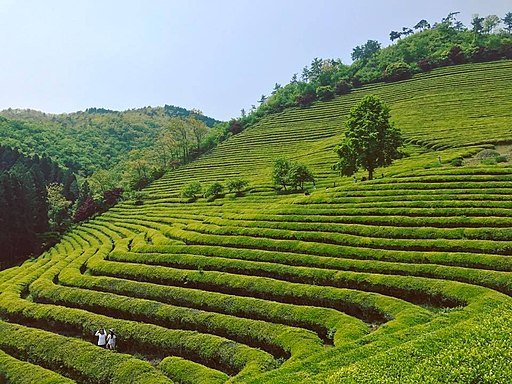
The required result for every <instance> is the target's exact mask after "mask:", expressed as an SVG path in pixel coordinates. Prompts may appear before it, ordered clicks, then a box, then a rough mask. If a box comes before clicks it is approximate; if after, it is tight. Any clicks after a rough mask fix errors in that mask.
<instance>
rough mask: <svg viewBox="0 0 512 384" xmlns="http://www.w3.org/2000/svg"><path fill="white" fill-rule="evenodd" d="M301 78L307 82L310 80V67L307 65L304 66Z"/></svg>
mask: <svg viewBox="0 0 512 384" xmlns="http://www.w3.org/2000/svg"><path fill="white" fill-rule="evenodd" d="M300 78H301V80H302V81H304V82H306V83H307V82H308V81H309V67H308V66H307V65H306V66H305V67H304V68H302V73H301V75H300Z"/></svg>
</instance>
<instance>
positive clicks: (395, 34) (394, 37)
mask: <svg viewBox="0 0 512 384" xmlns="http://www.w3.org/2000/svg"><path fill="white" fill-rule="evenodd" d="M401 37H402V34H401V33H400V32H397V31H391V32H390V33H389V40H391V41H395V40H397V39H400V38H401Z"/></svg>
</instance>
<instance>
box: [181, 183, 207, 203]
mask: <svg viewBox="0 0 512 384" xmlns="http://www.w3.org/2000/svg"><path fill="white" fill-rule="evenodd" d="M202 189H203V187H202V186H201V183H199V182H198V181H193V182H191V183H189V184H187V185H185V186H184V187H183V188H182V190H181V197H184V198H186V199H196V198H197V196H198V195H199V194H200V193H201V191H202Z"/></svg>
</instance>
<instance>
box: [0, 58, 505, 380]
mask: <svg viewBox="0 0 512 384" xmlns="http://www.w3.org/2000/svg"><path fill="white" fill-rule="evenodd" d="M511 83H512V62H497V63H489V64H476V65H465V66H458V67H453V68H444V69H440V70H436V71H434V72H432V73H430V74H426V75H421V76H417V77H415V78H413V79H412V80H410V81H406V82H402V83H395V84H388V85H382V84H381V85H374V86H370V87H365V88H363V89H360V90H357V91H355V92H353V93H352V94H350V95H347V96H343V97H340V98H337V99H335V100H333V101H332V102H328V103H319V104H316V105H314V106H312V107H311V108H309V109H292V110H288V111H285V112H284V113H282V114H279V115H275V116H271V117H270V118H268V119H266V120H264V121H262V122H261V123H260V124H258V125H257V126H254V127H252V128H250V129H248V130H246V131H245V132H243V133H241V134H240V135H238V136H235V137H234V138H232V139H230V140H228V141H227V142H225V143H223V144H222V145H220V146H219V147H218V148H216V149H215V150H214V151H212V152H211V153H210V154H208V155H206V156H204V157H203V158H201V159H199V160H198V161H195V162H193V163H191V164H189V165H187V166H186V167H184V168H182V169H179V170H177V171H174V172H172V173H169V174H167V175H166V176H165V177H164V178H162V179H160V180H158V181H157V182H155V183H154V184H153V185H152V186H151V187H150V188H147V190H146V194H147V196H146V200H145V203H144V205H142V206H134V205H133V204H132V203H131V202H126V203H123V204H121V205H119V206H117V207H115V208H114V209H112V210H110V211H109V212H107V213H106V214H104V215H102V216H100V217H98V218H96V219H94V220H92V221H91V222H89V223H86V224H84V225H82V226H80V227H78V228H77V229H75V230H74V231H72V232H71V233H70V234H68V235H67V236H66V237H65V238H64V240H63V241H62V243H60V244H59V245H58V246H56V247H55V248H54V249H52V250H51V251H50V252H49V253H48V254H47V255H44V256H43V257H41V258H39V259H37V260H35V261H32V262H27V263H25V264H24V265H23V266H21V267H18V268H16V269H10V270H6V271H3V272H1V273H0V291H1V292H2V294H1V295H0V315H1V316H2V318H3V319H4V320H7V321H0V349H2V350H4V351H6V352H7V353H9V354H10V355H12V356H13V357H12V358H11V357H8V356H7V357H5V358H4V361H5V363H4V362H3V361H0V364H12V365H10V366H9V367H18V366H20V367H21V366H23V367H24V369H25V367H27V368H26V369H27V373H26V375H28V376H29V375H31V374H33V375H36V374H41V372H42V371H40V370H38V368H37V367H35V366H31V365H26V366H25V365H23V363H22V362H19V361H17V360H13V358H17V359H21V360H25V359H27V358H28V359H30V362H31V363H33V364H38V365H41V366H43V367H45V368H50V369H53V370H55V371H57V372H58V373H59V374H61V375H66V376H69V377H72V378H75V379H77V378H82V379H83V378H84V377H85V378H87V380H90V381H91V382H101V380H103V379H104V377H107V376H110V377H115V380H114V382H120V383H121V382H127V381H126V378H127V377H129V376H134V377H138V378H139V379H138V380H139V381H138V382H147V383H157V382H158V383H160V382H166V379H165V378H164V377H163V376H162V373H164V374H165V375H166V376H168V377H169V378H171V379H172V380H175V381H177V382H184V383H187V382H190V383H192V382H194V383H198V382H209V383H217V382H218V383H221V382H224V381H226V379H228V376H229V377H230V380H231V381H233V382H265V383H266V382H274V383H297V382H311V383H317V382H328V383H338V382H364V383H367V382H375V383H382V382H389V383H394V382H406V383H409V382H410V383H414V382H432V383H434V382H447V383H452V382H489V383H491V382H492V383H508V382H510V381H511V380H512V371H511V370H510V367H509V362H510V359H511V358H512V356H511V353H512V349H511V348H510V340H509V334H510V333H509V331H508V330H509V329H510V325H511V323H510V320H509V319H510V318H511V316H510V315H511V314H512V300H511V299H510V295H511V294H512V279H511V272H512V263H511V262H510V255H512V249H511V247H510V245H509V241H510V239H512V231H511V230H510V227H511V224H512V219H511V217H510V208H511V207H512V206H511V205H510V203H509V201H510V198H511V197H512V189H511V187H510V181H511V180H512V167H510V165H509V164H504V165H500V166H475V167H461V168H455V167H451V166H449V165H448V163H449V161H450V159H452V158H454V157H457V156H470V155H471V154H474V153H476V152H478V151H479V150H480V149H481V148H483V146H484V145H486V144H490V143H500V142H505V141H508V140H510V130H511V125H510V124H511V123H510V121H511V117H512V110H511V109H510V107H509V104H510V102H509V101H510V99H511V96H512V91H511V89H512V87H511V86H510V85H511ZM367 93H375V94H377V95H380V96H381V97H382V98H383V99H384V100H385V101H386V102H388V103H389V104H390V107H391V110H392V114H393V118H394V120H395V121H396V123H397V125H398V126H400V127H401V128H402V129H403V131H404V134H405V136H406V137H407V139H408V141H409V145H408V151H409V153H410V156H409V157H407V158H404V159H402V160H400V161H397V162H396V163H395V164H394V165H393V166H391V167H389V168H387V169H385V170H383V172H384V173H385V177H383V178H378V179H376V180H374V181H372V182H366V183H357V184H354V183H353V182H352V181H351V179H340V178H338V177H337V176H336V175H335V174H334V173H333V172H332V171H331V170H330V165H331V164H332V163H333V162H334V161H335V157H334V153H333V151H332V147H333V146H334V145H335V144H336V142H337V141H338V140H339V135H340V133H341V129H340V127H342V125H343V119H344V116H346V114H347V112H348V110H349V108H350V107H351V105H353V104H354V103H355V102H356V101H357V100H359V99H360V98H361V97H362V95H364V94H367ZM420 144H421V145H420ZM434 149H435V150H434ZM282 155H284V156H289V157H293V158H296V159H298V160H300V161H303V162H306V163H307V164H308V165H310V166H311V167H312V168H313V169H314V171H315V172H316V174H317V175H318V176H319V182H318V183H317V188H316V190H314V191H313V193H312V194H311V196H303V195H288V196H276V195H275V194H273V193H272V192H271V190H270V188H269V185H268V180H269V174H270V167H271V161H272V159H273V158H275V157H276V156H282ZM439 155H440V156H441V158H442V160H443V162H444V165H443V166H442V167H433V166H434V165H436V162H437V158H438V156H439ZM426 168H429V169H426ZM380 173H381V172H379V173H377V174H380ZM361 175H362V174H361ZM234 176H243V177H245V178H248V179H249V180H250V181H251V188H252V189H251V191H250V192H249V193H247V194H246V195H245V196H244V197H240V198H235V197H233V196H226V197H225V198H222V199H218V200H216V201H214V202H212V203H207V202H205V201H204V200H203V199H200V200H198V201H197V202H195V203H183V202H181V200H180V199H179V198H178V193H179V190H180V188H181V186H182V185H183V184H185V183H187V182H188V181H191V180H199V181H201V182H203V183H205V184H207V183H209V182H212V181H214V180H221V181H225V180H227V179H229V178H230V177H234ZM335 182H336V187H333V184H334V183H335ZM27 295H28V296H27ZM27 298H30V299H31V300H27ZM34 319H37V321H34ZM14 323H18V324H21V325H15V324H14ZM100 324H105V325H107V326H109V327H110V326H114V327H115V328H116V329H117V330H118V333H119V335H120V341H121V343H120V348H121V351H122V352H126V353H127V354H115V355H113V354H108V353H106V354H103V353H101V354H100V353H99V352H97V353H94V351H93V350H91V351H89V349H88V348H89V346H90V344H89V343H88V341H90V340H91V338H90V334H91V332H93V331H94V329H95V328H96V327H97V326H99V325H100ZM25 326H29V327H31V328H28V329H27V328H25ZM34 328H41V329H38V330H36V329H34ZM62 330H66V334H64V335H58V334H55V333H62ZM47 331H51V333H49V334H48V333H46V332H47ZM12 334H16V335H18V334H19V336H16V337H14V338H13V337H7V336H8V335H12ZM69 334H71V335H75V336H78V337H79V339H69V338H67V337H66V336H69ZM4 336H6V337H4ZM43 337H45V338H48V340H51V345H56V346H57V345H62V343H63V341H64V340H68V341H66V342H67V343H69V348H75V350H78V351H80V352H78V353H75V354H71V355H69V354H66V353H65V350H60V349H59V348H58V347H55V348H51V346H48V345H47V344H43V346H40V344H41V343H40V342H39V340H41V339H42V338H43ZM150 346H151V347H150ZM44 347H46V349H44ZM149 350H150V351H151V353H150V354H149V353H148V351H149ZM88 353H91V354H90V355H88ZM134 354H135V355H134ZM100 355H101V356H100ZM130 355H134V356H135V359H134V358H133V357H132V356H130ZM92 356H94V358H98V359H102V361H103V362H104V363H105V362H106V364H104V365H105V366H107V367H110V368H109V369H112V368H111V367H119V369H116V370H115V372H111V371H109V370H106V371H102V372H95V370H94V368H93V366H94V365H91V364H90V361H92V359H93V357H92ZM166 356H174V357H169V358H166V359H164V360H163V361H162V362H161V363H158V362H159V360H160V359H161V358H163V357H166ZM141 358H146V359H151V360H152V361H153V366H150V365H149V364H147V363H145V362H142V361H140V359H141ZM87 362H89V363H87ZM5 366H6V367H7V365H5ZM0 367H1V365H0ZM276 367H279V369H272V368H276ZM10 369H14V368H10ZM77 372H78V374H77ZM45 374H46V373H45ZM13 377H14V376H13ZM56 380H57V379H56ZM58 380H63V379H62V378H59V379H58ZM14 382H22V381H21V379H18V378H17V379H16V381H14Z"/></svg>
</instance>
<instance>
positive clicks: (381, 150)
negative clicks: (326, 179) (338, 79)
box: [335, 96, 402, 180]
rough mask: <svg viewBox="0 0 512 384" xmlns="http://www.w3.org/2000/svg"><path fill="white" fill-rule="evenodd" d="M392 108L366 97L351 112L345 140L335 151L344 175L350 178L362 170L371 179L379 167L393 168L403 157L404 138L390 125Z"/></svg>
mask: <svg viewBox="0 0 512 384" xmlns="http://www.w3.org/2000/svg"><path fill="white" fill-rule="evenodd" d="M389 119H390V111H389V107H388V106H386V105H385V104H384V103H382V102H381V101H380V99H379V98H378V97H376V96H365V97H364V98H363V99H362V100H361V101H360V102H359V103H358V104H357V105H356V106H355V107H354V108H352V109H351V111H350V115H349V117H348V119H347V122H346V126H347V131H346V132H345V138H344V139H343V141H342V143H341V145H339V146H337V147H336V148H335V151H336V153H337V154H338V156H339V157H340V162H339V163H338V164H337V165H336V166H335V169H338V170H339V171H340V173H341V174H342V175H346V176H351V175H353V174H354V173H355V172H356V171H357V169H358V168H359V167H362V168H364V169H366V170H367V171H368V178H369V179H370V180H372V179H373V173H374V171H375V169H376V168H378V167H385V166H388V165H390V164H391V163H392V162H393V160H394V159H397V158H399V157H400V152H399V148H400V147H401V146H402V136H401V132H400V130H399V129H397V128H396V127H395V126H394V125H393V124H392V123H391V122H390V121H389Z"/></svg>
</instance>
